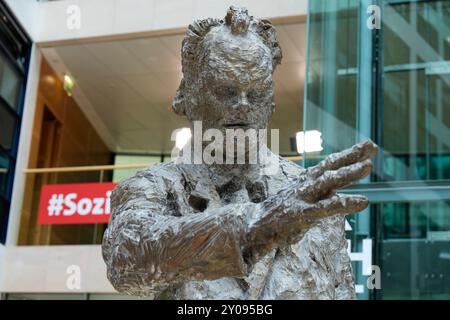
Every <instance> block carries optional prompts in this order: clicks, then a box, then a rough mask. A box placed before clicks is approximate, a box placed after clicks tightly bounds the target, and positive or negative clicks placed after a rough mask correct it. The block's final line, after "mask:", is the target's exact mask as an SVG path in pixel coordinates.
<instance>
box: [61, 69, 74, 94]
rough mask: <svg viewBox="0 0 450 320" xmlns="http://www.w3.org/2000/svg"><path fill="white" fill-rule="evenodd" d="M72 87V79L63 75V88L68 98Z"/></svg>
mask: <svg viewBox="0 0 450 320" xmlns="http://www.w3.org/2000/svg"><path fill="white" fill-rule="evenodd" d="M73 86H74V82H73V79H72V77H71V76H70V75H68V74H65V75H64V83H63V88H64V91H66V93H67V95H68V96H69V97H70V96H71V95H72V89H73Z"/></svg>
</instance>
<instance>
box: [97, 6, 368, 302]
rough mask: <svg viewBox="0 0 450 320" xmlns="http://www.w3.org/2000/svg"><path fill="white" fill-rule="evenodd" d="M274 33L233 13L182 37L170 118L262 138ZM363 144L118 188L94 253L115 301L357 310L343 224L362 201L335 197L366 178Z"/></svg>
mask: <svg viewBox="0 0 450 320" xmlns="http://www.w3.org/2000/svg"><path fill="white" fill-rule="evenodd" d="M280 62H281V48H280V47H279V45H278V40H277V35H276V32H275V29H274V28H273V26H272V25H271V24H270V22H269V21H266V20H257V19H255V18H253V17H250V16H248V14H247V10H246V9H244V8H236V7H231V8H230V9H229V11H228V12H227V15H226V17H225V19H224V20H219V19H204V20H199V21H195V22H194V23H193V24H192V25H190V26H189V29H188V31H187V35H186V38H185V39H184V41H183V45H182V64H183V79H182V81H181V84H180V87H179V89H178V91H177V94H176V97H175V99H174V103H173V110H174V111H175V112H176V113H178V114H181V115H186V116H187V117H188V119H189V120H190V121H191V122H193V121H202V124H203V129H204V130H206V129H210V128H216V129H218V130H220V131H221V132H225V130H226V129H228V128H243V129H248V128H254V129H264V128H266V127H267V123H268V121H269V118H270V116H271V115H272V113H273V111H274V108H275V104H274V86H273V78H272V75H273V72H274V70H275V67H276V65H277V64H279V63H280ZM376 151H377V147H376V145H375V144H374V143H372V142H371V141H369V140H368V141H365V142H362V143H360V144H357V145H355V146H353V147H352V148H351V149H348V150H345V151H343V152H340V153H336V154H332V155H330V156H329V157H327V158H326V159H325V160H323V161H322V162H320V163H319V164H318V165H317V166H315V167H311V168H308V169H303V168H301V167H299V166H298V165H296V164H294V163H291V162H289V161H286V160H283V159H282V158H280V157H278V156H277V155H275V154H273V153H272V152H271V151H270V150H268V149H267V148H266V149H265V150H264V152H265V153H266V154H267V156H268V158H269V159H272V160H274V163H277V165H278V169H279V170H278V171H277V173H275V174H265V173H262V171H261V170H260V169H261V168H260V165H258V164H244V165H242V164H241V165H237V164H213V165H207V164H188V163H177V162H176V161H175V162H171V163H166V164H157V165H154V166H152V167H150V168H148V169H145V170H142V171H140V172H138V173H137V174H136V175H135V176H134V177H131V178H128V179H126V180H123V181H121V182H120V183H119V184H118V186H117V187H116V189H115V190H114V191H113V194H112V197H111V201H112V202H111V207H112V213H111V219H110V222H109V225H108V228H107V230H106V232H105V235H104V240H103V244H102V249H103V257H104V260H105V262H106V265H107V270H108V279H109V280H110V281H111V283H112V285H113V286H114V287H115V288H116V289H117V290H118V291H120V292H124V293H128V294H134V295H141V296H151V297H154V298H160V299H163V298H164V299H353V298H354V297H355V291H354V280H353V276H352V270H351V264H350V259H349V256H348V254H347V249H346V248H347V242H346V240H345V231H344V217H345V214H350V213H355V212H358V211H361V210H363V209H365V208H366V207H367V205H368V200H367V198H365V197H363V196H358V195H342V194H339V193H336V189H339V188H342V187H345V186H347V185H350V184H352V183H354V182H356V181H357V180H359V179H361V178H363V177H365V176H367V175H368V174H369V173H370V170H371V167H372V164H371V160H370V158H371V157H373V156H374V155H375V153H376Z"/></svg>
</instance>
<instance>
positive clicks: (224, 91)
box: [214, 86, 239, 98]
mask: <svg viewBox="0 0 450 320" xmlns="http://www.w3.org/2000/svg"><path fill="white" fill-rule="evenodd" d="M214 93H215V95H216V96H217V97H218V98H232V97H236V96H237V95H238V93H239V91H238V90H237V88H234V87H228V86H221V87H217V88H216V89H215V90H214Z"/></svg>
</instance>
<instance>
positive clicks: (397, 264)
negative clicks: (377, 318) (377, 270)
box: [377, 201, 450, 299]
mask: <svg viewBox="0 0 450 320" xmlns="http://www.w3.org/2000/svg"><path fill="white" fill-rule="evenodd" d="M380 207H381V208H380V209H381V223H382V225H383V232H382V239H377V240H378V241H379V243H380V257H381V259H380V264H381V266H380V267H381V274H382V277H381V291H380V294H381V297H382V298H383V299H450V255H449V252H448V248H449V247H450V201H437V202H417V203H385V204H382V205H380Z"/></svg>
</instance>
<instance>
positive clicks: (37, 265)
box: [0, 245, 115, 293]
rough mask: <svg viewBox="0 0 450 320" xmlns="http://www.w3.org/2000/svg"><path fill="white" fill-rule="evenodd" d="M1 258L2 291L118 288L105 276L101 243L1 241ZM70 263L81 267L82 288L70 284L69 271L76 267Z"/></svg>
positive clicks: (108, 291) (76, 291) (62, 290)
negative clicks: (14, 243)
mask: <svg viewBox="0 0 450 320" xmlns="http://www.w3.org/2000/svg"><path fill="white" fill-rule="evenodd" d="M0 261H3V263H0V292H8V293H12V292H36V293H38V292H61V293H62V292H64V293H79V292H92V293H114V292H115V290H114V288H113V287H112V286H111V285H110V283H109V281H108V279H107V278H106V266H105V264H104V262H103V259H102V256H101V247H100V246H17V247H13V246H11V247H4V246H2V245H0ZM70 266H75V268H77V267H79V270H80V273H79V274H80V288H79V289H77V288H73V287H68V285H67V282H68V281H69V284H74V282H72V281H71V280H73V279H72V278H70V277H71V276H74V273H73V272H72V273H69V272H70V271H71V270H74V269H75V268H73V267H72V268H73V269H70V268H69V267H70ZM68 271H69V272H68ZM71 288H72V289H71Z"/></svg>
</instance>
